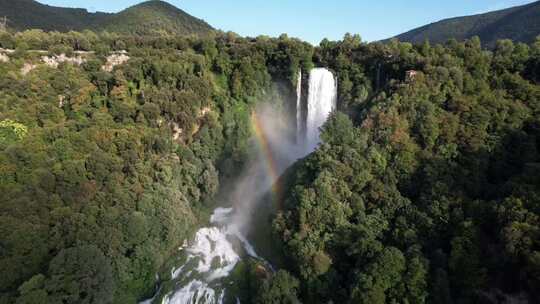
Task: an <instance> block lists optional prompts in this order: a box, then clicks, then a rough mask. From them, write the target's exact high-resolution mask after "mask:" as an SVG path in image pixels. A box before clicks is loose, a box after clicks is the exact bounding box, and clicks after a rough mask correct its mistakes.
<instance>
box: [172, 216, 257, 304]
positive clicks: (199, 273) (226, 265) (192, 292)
mask: <svg viewBox="0 0 540 304" xmlns="http://www.w3.org/2000/svg"><path fill="white" fill-rule="evenodd" d="M233 214H234V209H233V208H217V209H216V210H214V213H213V214H212V216H211V218H210V222H211V224H212V227H205V228H201V229H199V230H198V231H197V233H196V235H195V237H194V239H193V241H192V242H191V244H189V245H187V246H186V247H185V248H182V250H183V251H184V252H185V253H186V261H185V263H183V265H182V266H180V267H178V268H175V269H172V270H171V277H172V279H173V280H178V279H180V280H179V281H178V283H177V289H175V290H173V291H172V292H170V293H169V294H167V295H165V297H164V298H163V301H162V303H163V304H185V303H197V304H220V303H223V299H224V297H225V292H226V286H225V285H226V282H223V281H222V280H221V279H223V278H226V277H227V276H229V274H230V273H231V271H232V270H233V269H234V267H235V266H236V264H237V263H238V262H240V260H241V253H239V252H237V251H238V249H236V248H235V246H234V245H233V243H232V242H231V240H237V241H238V243H239V244H241V245H242V247H243V250H244V252H245V254H247V255H249V256H251V257H254V258H259V257H258V255H257V254H256V253H255V250H254V249H253V246H251V244H250V243H249V242H248V241H247V239H246V238H245V236H244V235H242V233H241V232H240V231H239V229H238V227H237V225H235V224H234V223H233V221H232V219H233Z"/></svg>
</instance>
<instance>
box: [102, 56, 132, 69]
mask: <svg viewBox="0 0 540 304" xmlns="http://www.w3.org/2000/svg"><path fill="white" fill-rule="evenodd" d="M129 58H130V57H129V56H128V55H127V52H126V51H120V52H118V53H115V54H112V55H110V56H109V57H107V63H106V64H105V65H104V66H102V67H101V69H103V70H104V71H107V72H112V70H113V69H114V67H115V66H117V65H121V64H124V63H126V62H127V61H128V60H129Z"/></svg>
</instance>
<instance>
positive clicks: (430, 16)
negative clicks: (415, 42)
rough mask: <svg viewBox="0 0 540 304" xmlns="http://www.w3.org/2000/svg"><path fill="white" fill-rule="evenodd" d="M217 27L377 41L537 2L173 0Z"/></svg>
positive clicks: (97, 3)
mask: <svg viewBox="0 0 540 304" xmlns="http://www.w3.org/2000/svg"><path fill="white" fill-rule="evenodd" d="M38 1H39V2H41V3H45V4H49V5H55V6H67V7H83V8H87V9H88V10H90V11H96V10H97V11H106V12H117V11H120V10H122V9H124V8H126V7H128V6H131V5H134V4H136V3H139V2H141V1H142V0H91V1H88V0H38ZM168 2H169V3H171V4H173V5H176V6H177V7H179V8H181V9H183V10H185V11H186V12H188V13H190V14H192V15H194V16H196V17H198V18H201V19H204V20H205V21H207V22H208V23H210V24H211V25H212V26H214V27H215V28H218V29H222V30H225V31H233V32H236V33H238V34H240V35H243V36H257V35H269V36H279V35H280V34H281V33H287V34H288V35H289V36H291V37H298V38H301V39H303V40H306V41H309V42H311V43H313V44H318V43H319V42H320V41H321V40H322V39H323V38H329V39H331V40H337V39H340V38H342V37H343V35H344V34H345V33H347V32H350V33H357V34H360V36H361V37H362V39H363V40H365V41H373V40H380V39H385V38H389V37H392V36H394V35H396V34H399V33H402V32H405V31H408V30H410V29H413V28H415V27H418V26H421V25H425V24H427V23H431V22H435V21H438V20H441V19H444V18H449V17H455V16H463V15H471V14H477V13H483V12H487V11H491V10H496V9H503V8H507V7H511V6H515V5H522V4H526V3H530V2H534V1H532V0H453V1H442V0H440V1H429V0H377V1H365V0H333V1H332V0H326V1H321V0H168Z"/></svg>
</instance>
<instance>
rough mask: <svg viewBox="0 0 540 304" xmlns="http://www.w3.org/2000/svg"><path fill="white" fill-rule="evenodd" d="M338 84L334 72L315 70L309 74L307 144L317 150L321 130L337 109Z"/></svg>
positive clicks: (323, 69)
mask: <svg viewBox="0 0 540 304" xmlns="http://www.w3.org/2000/svg"><path fill="white" fill-rule="evenodd" d="M336 102H337V83H336V80H335V78H334V75H333V74H332V72H330V71H329V70H327V69H325V68H315V69H313V70H311V72H310V74H309V94H308V102H307V123H306V125H307V127H306V144H307V145H308V148H310V149H313V148H315V147H316V146H317V145H318V144H319V142H320V139H319V135H320V131H319V128H320V127H321V126H322V125H323V124H324V123H325V122H326V119H327V118H328V115H329V114H330V113H331V112H332V111H333V110H334V109H335V108H336Z"/></svg>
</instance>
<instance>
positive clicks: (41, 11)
mask: <svg viewBox="0 0 540 304" xmlns="http://www.w3.org/2000/svg"><path fill="white" fill-rule="evenodd" d="M4 16H5V17H6V18H7V20H8V22H7V25H8V27H9V28H12V29H14V30H19V31H20V30H27V29H35V28H38V29H43V30H46V31H60V32H66V31H70V30H76V31H81V30H85V29H90V30H98V31H99V30H107V31H110V32H119V33H125V34H143V35H153V34H172V35H190V34H204V33H208V32H210V31H212V30H213V29H212V27H211V26H210V25H209V24H207V23H206V22H204V21H203V20H200V19H197V18H195V17H193V16H191V15H189V14H187V13H186V12H184V11H182V10H180V9H178V8H177V7H175V6H173V5H170V4H169V3H167V2H164V1H158V0H152V1H147V2H143V3H141V4H138V5H135V6H133V7H130V8H128V9H126V10H123V11H121V12H119V13H116V14H108V13H101V12H97V13H89V12H88V11H87V10H85V9H77V8H62V7H54V6H49V5H44V4H41V3H39V2H37V1H34V0H17V1H13V0H0V17H4Z"/></svg>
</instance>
